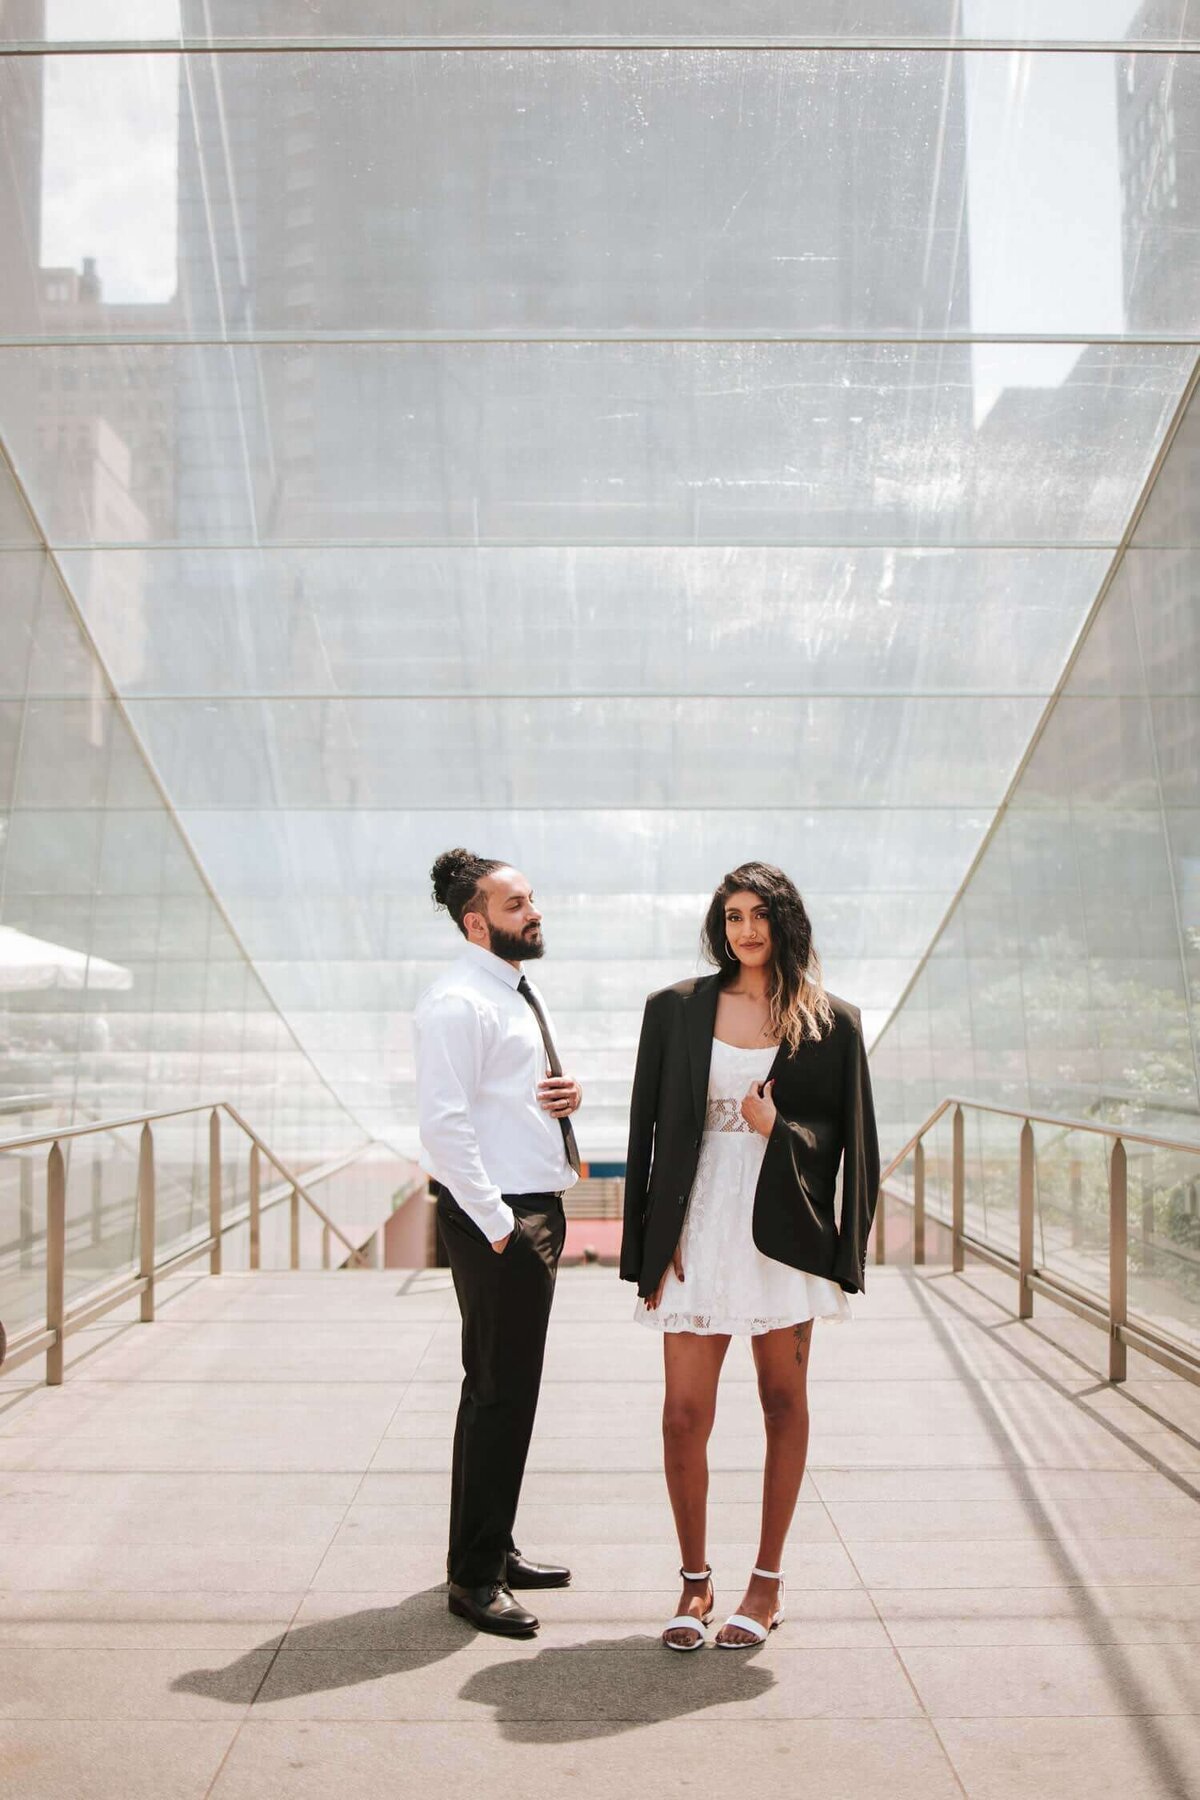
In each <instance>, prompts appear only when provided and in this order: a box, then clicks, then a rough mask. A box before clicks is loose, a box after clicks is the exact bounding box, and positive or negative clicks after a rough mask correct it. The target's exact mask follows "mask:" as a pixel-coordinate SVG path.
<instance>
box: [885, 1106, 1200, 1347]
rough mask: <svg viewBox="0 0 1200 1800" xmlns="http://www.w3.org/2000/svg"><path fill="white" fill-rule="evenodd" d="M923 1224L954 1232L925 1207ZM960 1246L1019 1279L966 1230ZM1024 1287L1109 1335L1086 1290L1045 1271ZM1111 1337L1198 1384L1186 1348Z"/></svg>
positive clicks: (1125, 1330)
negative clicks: (931, 1224) (938, 1226)
mask: <svg viewBox="0 0 1200 1800" xmlns="http://www.w3.org/2000/svg"><path fill="white" fill-rule="evenodd" d="M951 1104H953V1102H951ZM1021 1116H1022V1117H1023V1116H1024V1115H1023V1114H1022V1115H1021ZM887 1196H888V1198H889V1199H890V1200H896V1201H897V1202H898V1203H899V1204H900V1205H901V1206H907V1207H911V1206H912V1200H911V1199H910V1198H909V1197H908V1195H907V1194H904V1193H902V1192H900V1191H899V1190H898V1189H896V1188H888V1190H887ZM925 1222H926V1224H929V1223H930V1222H932V1223H933V1224H935V1225H940V1226H941V1227H942V1229H943V1230H944V1231H950V1230H952V1229H953V1228H952V1225H951V1222H950V1220H949V1219H945V1218H943V1217H942V1215H941V1214H940V1213H935V1212H931V1211H930V1210H929V1207H928V1205H927V1206H926V1210H925ZM962 1244H963V1248H964V1249H965V1250H967V1251H968V1252H969V1253H970V1254H971V1255H972V1256H977V1257H979V1258H980V1260H981V1261H983V1262H987V1263H991V1264H992V1266H993V1267H994V1268H997V1269H1000V1270H1002V1271H1003V1272H1004V1273H1005V1274H1006V1275H1014V1276H1019V1274H1020V1264H1019V1262H1018V1260H1017V1258H1016V1257H1015V1256H1010V1255H1008V1253H1007V1252H1006V1251H1004V1250H997V1249H996V1248H995V1247H994V1246H993V1245H991V1244H985V1243H982V1242H981V1240H980V1239H979V1238H977V1237H972V1236H971V1235H970V1234H969V1233H967V1232H965V1231H964V1232H963V1233H962ZM1025 1285H1026V1287H1027V1288H1028V1289H1029V1290H1030V1291H1031V1292H1032V1293H1035V1294H1042V1295H1044V1297H1045V1298H1046V1299H1047V1300H1052V1301H1053V1302H1054V1304H1055V1305H1056V1306H1061V1307H1064V1308H1065V1309H1066V1311H1067V1312H1072V1313H1075V1314H1076V1315H1077V1316H1078V1317H1079V1318H1081V1319H1083V1320H1085V1321H1086V1322H1087V1324H1089V1325H1095V1326H1096V1327H1097V1328H1098V1329H1099V1330H1101V1331H1103V1332H1105V1333H1106V1334H1107V1333H1108V1331H1109V1318H1108V1308H1107V1306H1106V1305H1105V1303H1104V1302H1103V1301H1102V1300H1100V1299H1097V1298H1096V1297H1095V1296H1094V1295H1092V1294H1090V1293H1089V1292H1088V1291H1087V1289H1086V1288H1082V1287H1079V1286H1078V1285H1077V1284H1076V1283H1075V1282H1073V1281H1069V1280H1067V1278H1066V1277H1065V1276H1062V1275H1050V1274H1047V1272H1046V1271H1045V1270H1044V1269H1033V1270H1031V1271H1030V1273H1029V1274H1028V1275H1027V1276H1026V1277H1025ZM1113 1335H1114V1336H1115V1337H1116V1338H1118V1339H1119V1340H1120V1342H1122V1343H1124V1344H1128V1345H1129V1348H1130V1349H1131V1350H1137V1351H1138V1352H1140V1354H1141V1355H1143V1356H1148V1357H1150V1358H1151V1359H1152V1360H1153V1361H1155V1362H1159V1363H1161V1364H1162V1365H1163V1367H1164V1368H1166V1369H1170V1370H1171V1371H1172V1373H1174V1374H1176V1375H1181V1376H1183V1377H1184V1379H1185V1380H1187V1381H1192V1382H1196V1383H1200V1356H1197V1355H1196V1353H1195V1352H1194V1351H1193V1350H1192V1349H1191V1348H1190V1346H1189V1345H1187V1344H1184V1343H1182V1342H1180V1341H1178V1340H1174V1339H1171V1338H1168V1337H1165V1336H1164V1335H1162V1334H1161V1333H1159V1332H1155V1331H1154V1330H1153V1329H1152V1328H1151V1327H1150V1326H1148V1325H1140V1324H1139V1325H1132V1324H1129V1323H1125V1324H1120V1325H1117V1326H1115V1327H1114V1328H1113Z"/></svg>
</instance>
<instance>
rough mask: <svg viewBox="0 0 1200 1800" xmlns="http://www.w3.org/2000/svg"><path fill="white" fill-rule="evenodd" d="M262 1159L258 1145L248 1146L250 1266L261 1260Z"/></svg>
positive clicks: (253, 1266)
mask: <svg viewBox="0 0 1200 1800" xmlns="http://www.w3.org/2000/svg"><path fill="white" fill-rule="evenodd" d="M261 1202H262V1161H261V1158H260V1157H259V1153H258V1145H257V1144H251V1146H250V1267H251V1268H252V1269H257V1268H258V1266H259V1264H260V1263H261V1261H262V1204H261Z"/></svg>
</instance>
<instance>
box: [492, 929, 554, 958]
mask: <svg viewBox="0 0 1200 1800" xmlns="http://www.w3.org/2000/svg"><path fill="white" fill-rule="evenodd" d="M491 933H492V944H491V950H492V955H493V956H502V957H503V958H504V960H505V962H535V961H536V960H537V958H538V957H539V956H545V954H546V945H545V942H544V940H543V938H542V935H541V932H540V931H539V932H538V934H537V936H536V937H534V936H532V935H530V936H527V935H526V934H525V933H524V932H522V931H505V930H504V929H503V928H502V927H501V926H499V925H493V926H491Z"/></svg>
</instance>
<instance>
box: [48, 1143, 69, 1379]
mask: <svg viewBox="0 0 1200 1800" xmlns="http://www.w3.org/2000/svg"><path fill="white" fill-rule="evenodd" d="M66 1262H67V1170H66V1164H65V1163H64V1162H63V1153H62V1150H61V1148H60V1146H59V1145H58V1144H57V1143H54V1144H51V1146H50V1154H49V1156H48V1157H47V1158H46V1329H47V1331H52V1332H53V1333H54V1342H53V1343H52V1344H51V1345H50V1347H49V1349H48V1350H47V1351H46V1386H47V1387H61V1385H62V1378H63V1342H64V1335H63V1323H64V1313H65V1310H66V1309H65V1289H66Z"/></svg>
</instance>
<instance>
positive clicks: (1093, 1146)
mask: <svg viewBox="0 0 1200 1800" xmlns="http://www.w3.org/2000/svg"><path fill="white" fill-rule="evenodd" d="M1033 1141H1034V1237H1033V1260H1034V1263H1035V1265H1036V1266H1037V1267H1038V1268H1039V1269H1044V1270H1045V1271H1046V1272H1047V1273H1048V1274H1050V1275H1058V1276H1061V1277H1062V1279H1063V1280H1064V1281H1070V1282H1073V1283H1074V1284H1075V1286H1076V1287H1081V1288H1085V1289H1086V1290H1087V1291H1088V1293H1090V1294H1094V1295H1095V1296H1096V1298H1097V1299H1099V1300H1102V1301H1106V1300H1107V1296H1108V1242H1109V1227H1108V1158H1109V1154H1110V1152H1111V1148H1112V1146H1111V1143H1110V1141H1109V1139H1107V1138H1105V1137H1101V1136H1099V1135H1098V1134H1097V1133H1096V1132H1093V1131H1066V1130H1064V1129H1063V1128H1062V1127H1061V1126H1059V1125H1035V1126H1034V1128H1033Z"/></svg>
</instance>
